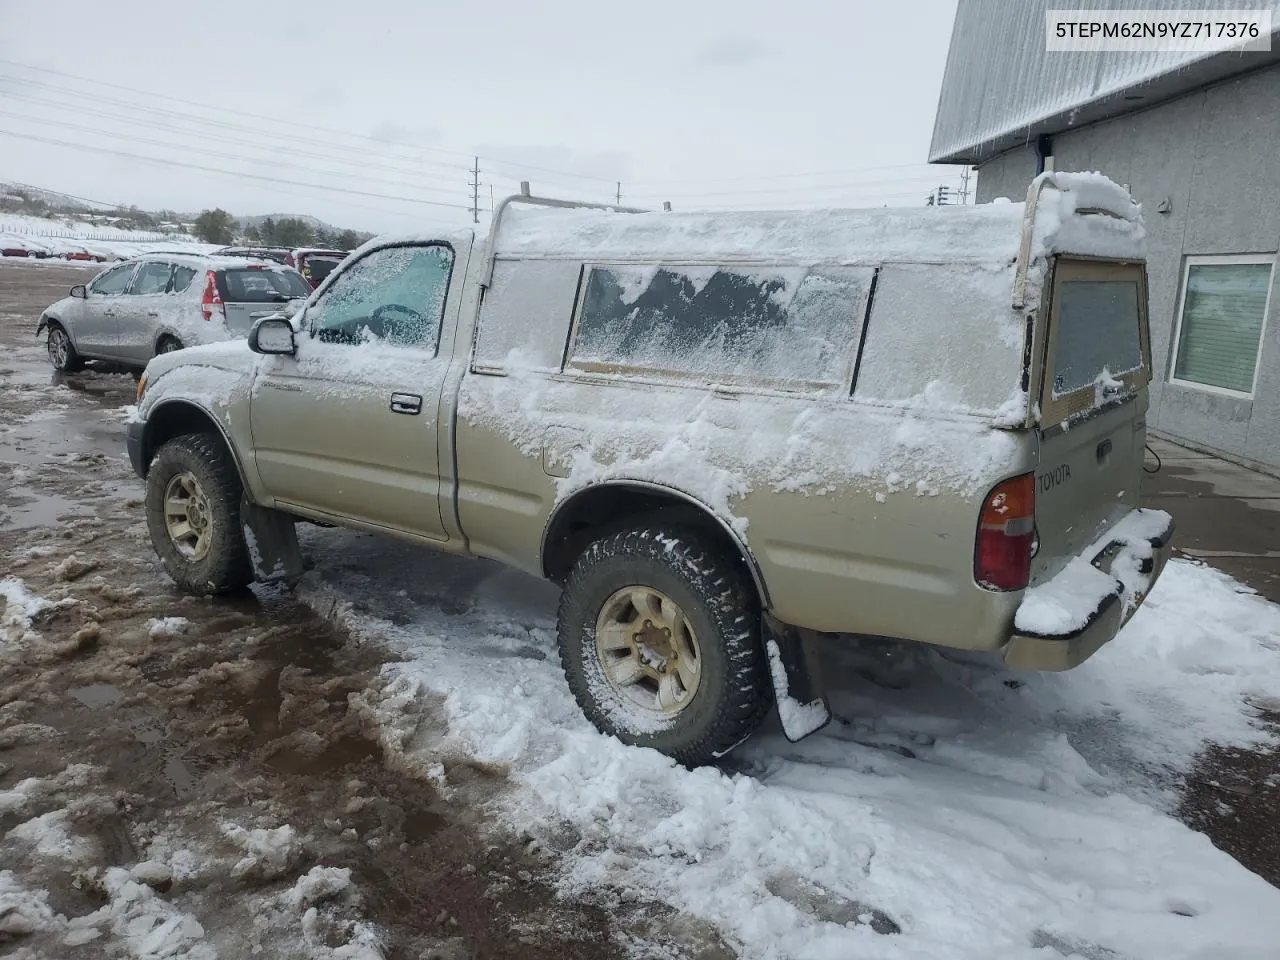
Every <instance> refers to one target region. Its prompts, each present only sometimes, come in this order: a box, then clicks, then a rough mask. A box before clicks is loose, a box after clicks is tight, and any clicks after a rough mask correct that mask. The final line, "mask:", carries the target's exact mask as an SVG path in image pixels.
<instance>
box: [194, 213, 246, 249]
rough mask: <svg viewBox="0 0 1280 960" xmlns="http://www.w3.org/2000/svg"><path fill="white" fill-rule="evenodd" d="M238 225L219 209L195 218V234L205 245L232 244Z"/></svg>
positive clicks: (231, 217) (233, 218) (229, 215)
mask: <svg viewBox="0 0 1280 960" xmlns="http://www.w3.org/2000/svg"><path fill="white" fill-rule="evenodd" d="M238 226H239V224H237V223H236V219H235V217H233V216H231V214H229V213H227V211H225V210H223V209H222V208H221V207H216V208H214V209H213V210H205V211H203V212H202V213H201V214H200V216H198V217H196V222H195V226H194V229H195V234H196V236H197V237H199V238H200V239H201V240H203V241H204V242H205V243H232V242H234V241H235V237H236V229H237V227H238Z"/></svg>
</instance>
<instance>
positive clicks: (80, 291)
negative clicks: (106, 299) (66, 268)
mask: <svg viewBox="0 0 1280 960" xmlns="http://www.w3.org/2000/svg"><path fill="white" fill-rule="evenodd" d="M71 295H72V296H73V297H75V298H76V299H77V300H88V299H89V291H88V290H86V289H85V286H84V284H83V283H77V284H76V285H75V286H74V287H72V288H71Z"/></svg>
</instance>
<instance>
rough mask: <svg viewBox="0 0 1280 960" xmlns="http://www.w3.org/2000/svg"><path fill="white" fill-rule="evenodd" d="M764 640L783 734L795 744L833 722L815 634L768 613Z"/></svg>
mask: <svg viewBox="0 0 1280 960" xmlns="http://www.w3.org/2000/svg"><path fill="white" fill-rule="evenodd" d="M764 637H765V649H766V651H767V652H768V654H769V675H770V677H771V678H772V679H773V695H774V698H775V699H776V700H777V702H778V718H779V719H780V720H781V721H782V732H783V734H785V735H786V738H787V739H788V740H790V741H791V742H792V743H797V742H799V741H800V740H803V739H804V738H805V737H807V736H809V735H810V734H813V733H817V732H818V731H819V730H821V729H822V728H823V727H825V726H826V725H827V724H828V723H830V722H831V711H830V709H828V707H827V696H826V691H825V690H824V689H823V686H822V682H821V674H820V670H819V665H818V655H817V651H816V650H815V649H814V645H813V637H814V635H813V634H811V633H808V632H807V631H806V632H805V633H802V632H801V631H799V630H797V629H796V628H795V627H789V626H786V625H784V624H782V623H779V622H778V621H777V620H775V619H773V617H771V616H769V615H768V614H765V617H764Z"/></svg>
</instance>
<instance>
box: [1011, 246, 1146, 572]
mask: <svg viewBox="0 0 1280 960" xmlns="http://www.w3.org/2000/svg"><path fill="white" fill-rule="evenodd" d="M1051 284H1052V286H1051V290H1050V293H1049V300H1048V302H1049V310H1048V311H1047V322H1048V327H1047V330H1046V331H1045V335H1044V337H1043V340H1042V343H1043V345H1044V351H1043V354H1042V361H1043V367H1042V369H1041V370H1040V371H1038V372H1039V373H1040V377H1041V384H1042V389H1041V392H1040V409H1041V416H1040V420H1041V424H1040V427H1041V433H1040V457H1039V464H1038V466H1037V467H1036V532H1037V535H1038V538H1039V549H1038V551H1037V553H1036V555H1035V558H1034V560H1033V561H1032V567H1031V582H1032V583H1033V584H1035V583H1040V582H1042V581H1043V580H1045V579H1047V578H1048V577H1051V576H1053V575H1054V574H1056V573H1057V572H1058V571H1060V570H1061V569H1062V568H1063V567H1064V566H1065V565H1066V564H1067V563H1068V562H1069V561H1070V560H1072V559H1073V558H1075V557H1076V556H1078V555H1079V554H1080V552H1081V551H1082V550H1084V549H1085V548H1087V547H1088V546H1090V545H1091V544H1092V543H1094V542H1095V541H1097V540H1098V539H1099V538H1100V537H1101V536H1102V535H1103V533H1105V532H1106V530H1107V528H1108V527H1109V526H1110V525H1111V524H1113V523H1114V522H1115V521H1117V520H1118V519H1120V518H1121V517H1123V516H1124V515H1125V514H1126V513H1128V512H1129V511H1130V510H1132V509H1133V508H1134V507H1136V506H1137V504H1138V494H1139V485H1140V481H1141V477H1142V461H1143V451H1144V448H1145V446H1146V414H1147V381H1148V380H1149V375H1148V371H1149V370H1150V348H1149V339H1148V334H1147V298H1146V273H1145V269H1144V266H1143V264H1141V263H1130V262H1125V263H1120V262H1114V261H1098V260H1079V259H1069V258H1060V259H1059V260H1058V261H1057V262H1056V263H1055V265H1054V268H1053V271H1052V280H1051Z"/></svg>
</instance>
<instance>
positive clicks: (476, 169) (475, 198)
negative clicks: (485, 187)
mask: <svg viewBox="0 0 1280 960" xmlns="http://www.w3.org/2000/svg"><path fill="white" fill-rule="evenodd" d="M467 186H469V187H470V188H471V222H472V223H479V222H480V158H479V157H476V158H475V165H474V166H473V167H472V168H471V182H470V183H468V184H467Z"/></svg>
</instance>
